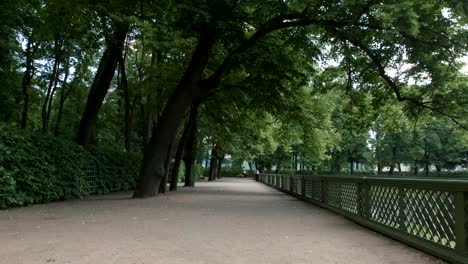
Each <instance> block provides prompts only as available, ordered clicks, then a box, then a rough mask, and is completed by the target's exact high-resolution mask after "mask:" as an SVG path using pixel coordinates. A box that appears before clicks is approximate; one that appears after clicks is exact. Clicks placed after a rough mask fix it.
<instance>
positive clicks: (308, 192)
mask: <svg viewBox="0 0 468 264" xmlns="http://www.w3.org/2000/svg"><path fill="white" fill-rule="evenodd" d="M304 184H305V188H304V190H305V197H307V198H312V195H313V193H314V189H313V185H312V179H310V178H307V177H306V178H305V181H304Z"/></svg>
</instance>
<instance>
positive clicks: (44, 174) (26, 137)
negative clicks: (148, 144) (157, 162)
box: [0, 124, 141, 208]
mask: <svg viewBox="0 0 468 264" xmlns="http://www.w3.org/2000/svg"><path fill="white" fill-rule="evenodd" d="M140 162H141V156H138V155H133V154H126V153H122V152H118V151H110V150H98V149H93V150H90V151H88V150H86V149H84V148H82V147H81V146H79V145H76V144H75V143H73V142H70V141H66V140H62V139H58V138H51V137H44V136H41V135H38V134H35V133H31V132H28V131H25V130H20V129H17V128H13V127H11V126H7V125H3V124H0V183H1V184H0V208H5V207H11V206H19V205H28V204H33V203H47V202H51V201H56V200H63V199H70V198H77V197H81V196H83V195H86V194H87V193H85V192H83V186H84V185H86V182H85V180H84V179H85V176H86V172H87V168H88V167H89V166H95V165H97V168H98V171H97V172H96V177H98V178H99V183H100V185H99V186H98V189H99V190H98V193H105V192H108V191H111V190H112V191H116V190H128V189H131V188H133V187H134V183H135V177H136V176H137V174H138V169H136V168H137V167H138V166H135V164H139V163H140ZM106 170H107V172H108V171H112V172H113V174H114V175H108V174H106ZM116 170H125V172H124V173H116ZM116 175H126V176H125V177H122V178H117V177H112V176H116ZM105 176H106V177H105ZM109 176H110V177H109Z"/></svg>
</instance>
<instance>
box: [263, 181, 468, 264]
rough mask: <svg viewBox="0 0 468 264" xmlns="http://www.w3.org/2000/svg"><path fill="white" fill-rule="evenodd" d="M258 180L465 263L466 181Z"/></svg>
mask: <svg viewBox="0 0 468 264" xmlns="http://www.w3.org/2000/svg"><path fill="white" fill-rule="evenodd" d="M259 181H261V182H263V183H265V184H267V185H269V186H271V187H274V188H276V189H278V190H280V191H283V192H286V193H288V194H291V195H293V196H295V197H297V198H299V199H302V200H305V201H308V202H311V203H313V204H316V205H318V206H321V207H323V208H326V209H329V210H331V211H333V212H335V213H338V214H341V215H344V216H345V217H347V218H349V219H351V220H353V221H355V222H357V223H359V224H362V225H364V226H367V227H369V228H371V229H374V230H376V231H378V232H381V233H383V234H385V235H387V236H389V237H392V238H394V239H397V240H400V241H402V242H404V243H407V244H409V245H411V246H413V247H416V248H419V249H421V250H424V251H426V252H428V253H430V254H432V255H435V256H437V257H440V258H442V259H445V260H447V261H450V262H453V263H468V181H466V180H439V179H416V178H415V179H411V178H383V177H356V176H291V175H284V174H261V175H260V176H259Z"/></svg>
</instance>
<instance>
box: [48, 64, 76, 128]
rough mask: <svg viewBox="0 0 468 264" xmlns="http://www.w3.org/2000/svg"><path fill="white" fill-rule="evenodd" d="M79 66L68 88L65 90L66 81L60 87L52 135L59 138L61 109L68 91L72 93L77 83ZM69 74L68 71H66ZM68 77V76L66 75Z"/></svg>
mask: <svg viewBox="0 0 468 264" xmlns="http://www.w3.org/2000/svg"><path fill="white" fill-rule="evenodd" d="M81 67H82V66H81V64H78V66H77V67H76V70H75V72H76V73H75V77H74V78H73V81H71V83H70V86H69V87H68V88H67V85H66V80H67V78H65V82H64V83H63V85H62V89H61V90H60V99H59V108H58V111H57V120H56V122H55V129H54V135H55V136H59V135H60V129H61V128H60V126H61V123H62V115H63V107H64V106H65V101H66V100H67V98H68V95H69V94H70V91H72V90H73V89H74V87H75V85H76V83H77V82H78V81H79V73H80V72H81ZM67 73H69V71H67ZM67 77H68V75H67Z"/></svg>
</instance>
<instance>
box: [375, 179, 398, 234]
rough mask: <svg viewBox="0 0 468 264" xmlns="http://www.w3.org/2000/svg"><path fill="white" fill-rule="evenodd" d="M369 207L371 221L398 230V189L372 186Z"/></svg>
mask: <svg viewBox="0 0 468 264" xmlns="http://www.w3.org/2000/svg"><path fill="white" fill-rule="evenodd" d="M369 206H370V216H369V218H370V219H371V220H374V221H376V222H379V223H381V224H384V225H387V226H390V227H394V228H399V226H400V223H399V210H398V187H394V186H381V185H372V186H371V187H370V204H369Z"/></svg>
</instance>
